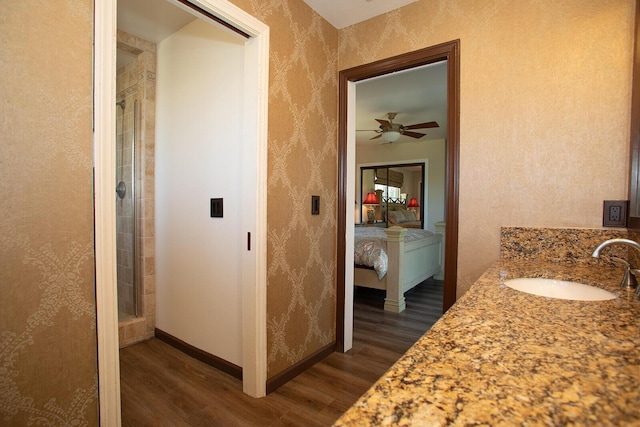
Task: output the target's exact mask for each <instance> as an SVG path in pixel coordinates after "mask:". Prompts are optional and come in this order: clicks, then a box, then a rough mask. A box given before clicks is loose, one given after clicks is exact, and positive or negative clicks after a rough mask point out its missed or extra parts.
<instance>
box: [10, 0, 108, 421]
mask: <svg viewBox="0 0 640 427" xmlns="http://www.w3.org/2000/svg"><path fill="white" fill-rule="evenodd" d="M52 17H55V19H52ZM92 34H93V2H91V1H86V0H85V1H79V0H49V1H46V2H42V1H35V0H23V1H20V2H3V3H2V13H0V40H1V42H0V58H2V61H1V62H0V135H2V136H1V138H2V139H1V141H2V142H1V144H0V174H1V179H0V191H1V192H2V198H0V204H1V205H0V206H1V209H0V210H1V211H2V215H0V288H1V289H2V292H1V293H0V306H1V307H2V315H0V424H2V425H19V426H23V425H32V424H34V425H97V423H98V401H97V360H96V312H95V295H94V286H95V285H94V269H93V265H94V260H93V253H94V246H93V188H92V180H93V176H92V151H91V149H92V143H91V141H92V77H93V75H92V67H91V62H92V45H91V42H90V41H91V40H92Z"/></svg>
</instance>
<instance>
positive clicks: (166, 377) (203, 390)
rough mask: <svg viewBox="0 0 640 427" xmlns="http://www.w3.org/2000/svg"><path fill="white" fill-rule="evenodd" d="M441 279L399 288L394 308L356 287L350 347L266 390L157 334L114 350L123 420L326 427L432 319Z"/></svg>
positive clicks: (370, 291)
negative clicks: (250, 387)
mask: <svg viewBox="0 0 640 427" xmlns="http://www.w3.org/2000/svg"><path fill="white" fill-rule="evenodd" d="M442 287H443V282H440V281H429V280H427V281H425V282H423V283H422V284H420V285H418V286H417V287H416V288H414V289H413V290H411V291H409V292H408V293H407V294H406V297H407V309H406V310H405V311H404V312H403V313H400V314H396V313H388V312H384V311H383V310H382V305H383V303H384V302H383V298H384V295H383V292H382V291H377V290H373V289H365V288H358V289H357V290H356V293H355V306H354V313H355V315H354V316H355V318H354V346H353V348H352V349H351V350H350V351H349V352H348V353H346V354H343V353H333V354H331V355H330V356H329V357H327V358H326V359H324V360H323V361H321V362H320V363H317V364H316V365H314V366H313V367H311V368H310V369H308V370H307V371H305V372H304V373H302V374H301V375H299V376H298V377H296V378H295V379H293V380H292V381H290V382H288V383H287V384H285V385H283V386H282V387H280V388H279V389H278V390H276V391H275V392H273V393H271V394H270V395H268V396H266V397H264V398H261V399H254V398H252V397H249V396H247V395H246V394H244V393H243V392H242V383H241V382H240V381H239V380H237V379H236V378H233V377H231V376H230V375H227V374H225V373H223V372H221V371H218V370H216V369H214V368H211V367H210V366H208V365H206V364H204V363H202V362H199V361H197V360H195V359H192V358H191V357H189V356H187V355H185V354H184V353H181V352H180V351H178V350H176V349H174V348H173V347H171V346H169V345H167V344H165V343H164V342H162V341H159V340H158V339H155V338H154V339H151V340H149V341H146V342H143V343H140V344H136V345H133V346H130V347H127V348H124V349H122V350H121V351H120V370H121V378H122V380H121V392H122V425H123V426H178V425H184V426H187V425H188V426H286V425H296V426H298V425H304V426H327V425H331V424H332V423H333V422H334V421H336V420H337V419H338V418H339V417H340V415H341V414H342V413H343V412H344V411H345V410H346V409H347V408H349V407H350V406H351V405H353V403H355V401H356V400H357V399H358V398H359V397H360V395H362V394H363V393H364V392H365V391H366V390H367V389H368V388H369V387H370V386H371V385H372V384H373V383H374V382H375V381H376V380H377V379H378V378H379V377H380V376H381V375H382V374H384V372H386V371H387V369H389V367H391V365H393V363H395V361H396V360H397V359H398V358H399V357H400V356H401V355H402V354H404V352H405V351H406V350H407V349H408V348H409V347H410V346H411V345H412V344H413V343H414V342H415V341H416V340H417V339H418V338H419V337H420V336H421V335H422V334H423V333H424V332H425V331H426V330H428V329H429V328H430V327H431V326H432V325H433V324H434V323H435V322H436V321H437V319H438V318H439V317H440V314H441V310H442V309H441V307H442V292H443V290H442Z"/></svg>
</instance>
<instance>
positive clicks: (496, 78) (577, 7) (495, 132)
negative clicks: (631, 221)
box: [339, 0, 635, 296]
mask: <svg viewBox="0 0 640 427" xmlns="http://www.w3.org/2000/svg"><path fill="white" fill-rule="evenodd" d="M634 4H635V2H634V1H633V0H611V1H606V2H603V1H593V0H581V1H578V0H576V1H570V2H557V1H553V0H535V1H534V0H523V1H517V2H515V1H511V0H487V1H482V2H479V1H475V0H453V1H451V0H421V1H418V2H416V3H413V4H410V5H408V6H405V7H404V8H401V9H399V10H396V11H393V12H390V13H387V14H386V15H383V16H380V17H377V18H373V19H370V20H368V21H365V22H363V23H360V24H357V25H354V26H352V27H348V28H345V29H343V30H341V31H340V42H339V69H347V68H351V67H353V66H356V65H361V64H365V63H369V62H372V61H375V60H379V59H382V58H386V57H389V56H393V55H397V54H401V53H406V52H410V51H413V50H417V49H420V48H424V47H428V46H433V45H436V44H439V43H443V42H446V41H450V40H455V39H460V52H461V53H460V64H461V65H460V79H461V87H460V105H461V109H460V193H459V196H460V216H459V224H460V228H459V254H458V296H460V295H461V294H462V293H464V292H465V291H466V290H467V289H468V287H469V286H470V285H471V284H472V283H473V282H474V281H475V280H476V279H477V278H478V277H479V276H480V274H481V273H482V272H483V271H484V270H485V269H486V268H487V266H488V265H489V264H491V263H492V262H493V261H494V260H496V259H498V257H499V248H500V227H501V226H538V227H599V226H601V224H602V201H603V200H605V199H608V200H611V199H614V200H615V199H626V198H627V174H628V144H629V142H628V140H629V113H630V91H631V64H632V34H633V20H634V15H633V14H634V10H635V6H634Z"/></svg>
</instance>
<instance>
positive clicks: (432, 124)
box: [404, 122, 440, 129]
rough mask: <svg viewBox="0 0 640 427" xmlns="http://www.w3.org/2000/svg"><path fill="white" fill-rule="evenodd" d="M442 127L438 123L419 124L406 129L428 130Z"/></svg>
mask: <svg viewBox="0 0 640 427" xmlns="http://www.w3.org/2000/svg"><path fill="white" fill-rule="evenodd" d="M437 127H440V126H439V125H438V122H426V123H417V124H415V125H409V126H405V127H404V128H405V129H427V128H437Z"/></svg>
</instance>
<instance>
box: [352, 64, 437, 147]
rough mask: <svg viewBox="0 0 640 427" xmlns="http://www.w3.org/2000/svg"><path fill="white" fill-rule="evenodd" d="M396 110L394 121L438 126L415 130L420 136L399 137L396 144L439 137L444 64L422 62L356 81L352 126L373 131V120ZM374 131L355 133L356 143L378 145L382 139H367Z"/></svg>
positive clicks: (374, 123) (375, 123) (375, 126)
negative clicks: (433, 123)
mask: <svg viewBox="0 0 640 427" xmlns="http://www.w3.org/2000/svg"><path fill="white" fill-rule="evenodd" d="M389 112H395V113H398V114H397V116H396V118H395V120H394V123H399V124H403V125H405V126H407V125H413V124H416V123H424V122H430V121H435V122H438V125H440V127H438V128H431V129H415V130H413V131H414V132H419V133H424V134H425V136H423V137H422V138H420V139H415V138H412V137H409V136H401V137H400V139H398V141H396V142H394V144H396V143H404V142H417V141H429V140H436V139H438V140H442V139H445V138H446V132H447V63H446V61H442V62H438V63H435V64H430V65H425V66H423V67H420V68H414V69H410V70H406V71H402V72H398V73H393V74H387V75H385V76H381V77H377V78H374V79H369V80H364V81H362V82H358V83H356V129H357V130H364V129H369V130H375V129H378V126H379V123H378V122H376V121H375V119H385V120H386V119H387V113H389ZM376 135H377V134H376V133H375V132H373V131H370V132H362V131H361V132H356V142H357V143H359V144H363V143H368V144H374V143H375V144H380V143H384V142H385V141H384V140H383V139H382V138H378V139H375V140H373V141H371V140H370V139H371V138H372V137H374V136H376Z"/></svg>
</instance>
